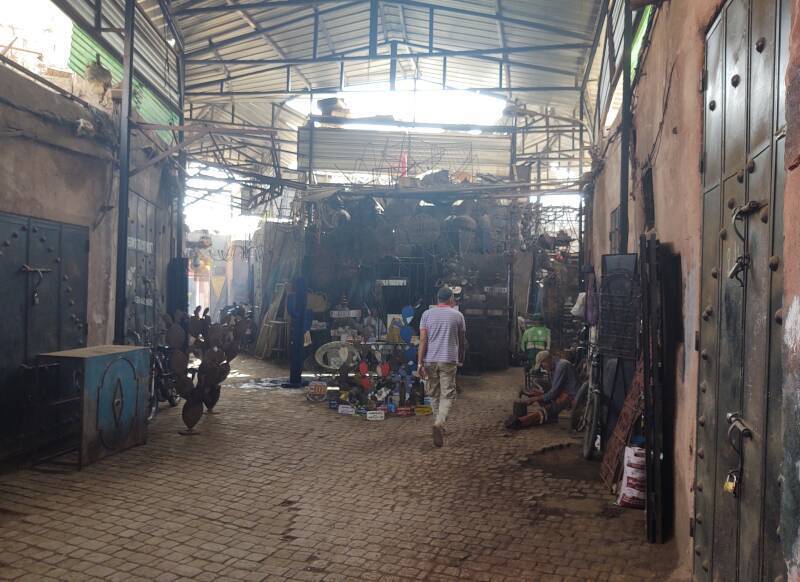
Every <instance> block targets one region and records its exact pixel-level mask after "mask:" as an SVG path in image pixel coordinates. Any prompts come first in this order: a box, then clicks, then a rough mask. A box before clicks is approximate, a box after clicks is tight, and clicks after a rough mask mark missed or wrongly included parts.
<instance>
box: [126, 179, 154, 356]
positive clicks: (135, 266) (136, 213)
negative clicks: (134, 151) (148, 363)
mask: <svg viewBox="0 0 800 582" xmlns="http://www.w3.org/2000/svg"><path fill="white" fill-rule="evenodd" d="M129 204H130V211H129V216H130V221H129V223H128V274H127V312H126V318H127V321H126V325H125V329H126V330H127V331H128V333H129V337H128V338H127V341H128V342H129V343H132V344H133V343H138V344H139V345H143V344H149V343H150V342H151V341H152V339H153V334H154V333H155V327H156V323H155V319H156V302H157V294H156V208H155V206H154V205H153V204H152V203H151V202H149V201H147V200H145V199H144V198H143V197H141V196H139V195H138V194H133V193H131V195H130V197H129ZM131 332H133V333H131ZM134 333H135V334H136V335H138V338H137V337H136V335H134Z"/></svg>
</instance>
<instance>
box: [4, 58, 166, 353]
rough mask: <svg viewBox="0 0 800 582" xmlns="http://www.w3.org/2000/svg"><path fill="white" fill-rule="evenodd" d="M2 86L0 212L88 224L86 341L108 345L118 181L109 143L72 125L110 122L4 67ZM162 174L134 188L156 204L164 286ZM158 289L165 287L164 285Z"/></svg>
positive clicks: (151, 173)
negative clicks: (79, 131)
mask: <svg viewBox="0 0 800 582" xmlns="http://www.w3.org/2000/svg"><path fill="white" fill-rule="evenodd" d="M0 88H1V89H0V211H4V212H12V213H15V214H21V215H25V216H33V217H36V218H42V219H47V220H54V221H58V222H64V223H69V224H75V225H80V226H86V227H89V232H90V236H89V245H90V251H89V292H88V306H89V307H88V312H87V320H88V321H87V327H88V335H87V343H88V345H97V344H103V343H111V341H112V339H113V326H114V316H113V314H114V284H115V283H114V282H115V279H114V277H115V263H116V247H117V234H116V233H117V212H116V206H117V180H118V178H117V174H116V171H115V169H114V167H113V158H114V155H113V151H112V146H111V145H110V144H109V142H108V141H103V140H102V139H100V138H98V137H96V136H94V137H93V136H85V137H81V136H78V135H77V133H76V129H75V128H76V126H77V124H78V121H79V120H80V119H85V120H90V121H91V122H92V123H93V124H94V125H95V126H96V127H98V128H99V127H100V126H101V125H103V124H106V126H107V128H109V129H110V130H111V131H112V132H116V125H115V123H113V122H112V121H111V119H110V118H109V117H108V116H107V115H105V114H103V113H100V112H97V111H94V112H91V111H89V110H88V109H86V108H85V107H83V106H81V105H79V104H78V103H76V102H73V101H71V100H69V99H67V98H65V97H63V96H61V95H58V94H56V93H53V92H51V91H49V90H47V89H44V88H42V87H40V86H39V85H37V84H36V83H34V82H32V81H30V80H28V79H26V78H25V77H22V76H21V75H19V74H17V73H15V72H13V71H11V70H9V69H7V68H5V67H0ZM37 113H38V114H39V115H36V114H37ZM42 114H44V118H43V117H42V116H41V115H42ZM139 140H141V138H139ZM135 143H136V142H135ZM142 143H145V142H141V141H139V145H142ZM148 143H149V142H148ZM134 158H135V160H134V163H142V162H143V161H144V159H145V152H143V151H142V150H141V149H136V150H135V152H134ZM160 178H161V167H160V166H156V167H154V168H153V169H151V170H147V171H144V172H142V173H141V174H139V175H137V176H136V177H135V179H134V180H133V183H132V189H134V190H135V191H136V192H138V193H140V194H142V195H143V196H144V197H145V198H147V199H148V200H150V201H152V202H155V203H156V204H157V206H158V208H159V215H160V217H161V218H162V223H163V224H162V225H161V226H163V228H161V226H160V227H159V236H160V237H161V239H163V241H164V242H163V244H161V246H160V250H159V253H158V254H159V257H158V260H157V272H158V273H159V275H158V281H159V282H162V283H163V282H165V281H166V276H165V272H166V261H168V258H169V254H170V251H171V247H170V240H171V237H172V236H173V232H172V229H171V228H170V225H171V224H172V222H171V213H170V212H169V207H168V203H167V202H166V201H165V200H163V196H162V195H161V194H160V189H159V185H160ZM109 207H111V208H110V209H109ZM165 209H166V212H164V210H165ZM158 289H159V293H161V292H162V290H163V291H164V292H165V285H164V284H161V285H158Z"/></svg>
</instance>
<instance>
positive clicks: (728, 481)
mask: <svg viewBox="0 0 800 582" xmlns="http://www.w3.org/2000/svg"><path fill="white" fill-rule="evenodd" d="M725 418H727V420H728V443H729V444H730V445H731V448H732V449H733V450H734V451H736V456H737V457H738V458H739V462H738V466H737V467H736V468H735V469H731V470H730V471H728V474H727V475H726V477H725V483H724V484H723V486H722V489H723V491H725V492H726V493H730V494H731V495H733V496H734V497H737V496H738V493H739V483H740V482H741V480H742V469H743V465H744V457H743V455H742V443H743V441H744V439H746V438H748V439H751V438H753V431H752V430H750V427H748V426H747V425H746V424H745V423H744V421H743V420H742V415H741V414H740V413H739V412H729V413H728V414H726V415H725Z"/></svg>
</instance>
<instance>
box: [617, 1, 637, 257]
mask: <svg viewBox="0 0 800 582" xmlns="http://www.w3.org/2000/svg"><path fill="white" fill-rule="evenodd" d="M624 2H625V7H624V10H625V18H624V21H625V23H624V29H623V31H622V38H623V48H622V135H621V146H620V147H621V149H622V153H621V161H620V162H621V163H620V172H619V248H618V249H617V252H619V253H627V252H628V187H629V185H628V182H629V180H630V157H631V151H630V150H631V128H632V126H633V112H632V111H631V43H632V37H633V34H632V30H631V29H632V28H633V22H632V20H633V18H632V13H631V0H624Z"/></svg>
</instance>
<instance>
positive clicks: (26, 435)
mask: <svg viewBox="0 0 800 582" xmlns="http://www.w3.org/2000/svg"><path fill="white" fill-rule="evenodd" d="M88 238H89V234H88V229H86V228H85V227H80V226H72V225H65V224H61V223H57V222H51V221H46V220H36V219H32V218H29V217H24V216H16V215H11V214H1V213H0V297H2V299H3V306H4V308H5V310H6V314H5V317H6V323H7V325H6V328H5V330H4V331H5V332H4V333H3V335H2V339H0V459H2V458H6V457H7V456H9V455H11V454H24V453H26V452H30V451H31V450H33V448H34V447H35V446H39V445H42V446H44V445H48V444H50V443H52V442H55V441H56V440H57V439H58V438H59V437H60V436H61V435H63V434H64V431H65V430H66V429H67V428H69V426H70V422H71V415H72V414H73V412H72V411H71V410H69V409H67V408H63V407H62V408H60V409H55V408H50V409H47V410H44V409H43V408H42V407H40V406H39V402H40V401H43V397H42V394H37V397H36V398H30V397H29V396H30V394H28V393H26V392H25V387H24V386H23V383H22V382H20V381H19V378H18V373H19V370H20V366H21V365H22V364H25V363H33V361H34V360H35V358H36V356H37V355H38V354H39V353H42V352H48V351H55V350H58V349H66V348H73V347H78V346H80V345H81V343H79V342H82V341H83V340H84V339H85V324H86V302H87V288H88V254H87V253H88V246H87V245H88ZM79 325H80V327H79ZM61 388H63V387H61ZM47 396H48V397H52V398H56V399H58V398H59V394H58V393H53V394H49V393H48V395H47Z"/></svg>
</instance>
